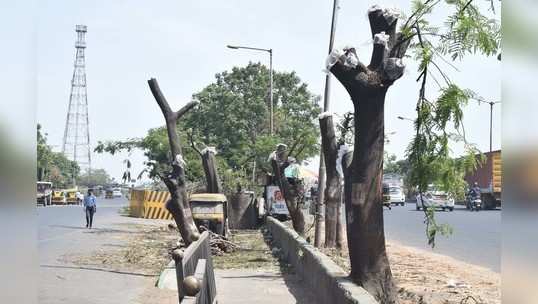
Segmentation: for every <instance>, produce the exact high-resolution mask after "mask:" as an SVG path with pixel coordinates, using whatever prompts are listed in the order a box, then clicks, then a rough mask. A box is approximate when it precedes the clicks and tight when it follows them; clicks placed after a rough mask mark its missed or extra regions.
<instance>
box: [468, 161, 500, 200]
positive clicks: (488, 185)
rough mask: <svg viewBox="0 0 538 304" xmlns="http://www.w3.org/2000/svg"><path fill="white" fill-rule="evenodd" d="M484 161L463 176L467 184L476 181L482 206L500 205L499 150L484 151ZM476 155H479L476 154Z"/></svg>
mask: <svg viewBox="0 0 538 304" xmlns="http://www.w3.org/2000/svg"><path fill="white" fill-rule="evenodd" d="M484 155H485V156H486V162H485V163H484V164H482V165H481V166H479V167H478V168H477V169H476V170H475V171H473V172H470V173H468V174H467V175H466V176H465V181H467V183H468V184H469V185H472V184H473V183H475V182H477V183H478V186H479V187H480V192H481V200H482V208H483V209H494V208H497V207H501V192H502V191H501V190H502V178H501V176H502V158H501V150H497V151H492V152H487V153H484ZM476 157H479V156H478V155H477V156H476Z"/></svg>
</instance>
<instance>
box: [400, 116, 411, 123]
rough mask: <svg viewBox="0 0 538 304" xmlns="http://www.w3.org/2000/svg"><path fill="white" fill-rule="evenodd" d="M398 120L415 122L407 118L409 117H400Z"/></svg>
mask: <svg viewBox="0 0 538 304" xmlns="http://www.w3.org/2000/svg"><path fill="white" fill-rule="evenodd" d="M398 119H399V120H409V121H413V122H414V120H412V119H411V118H407V117H403V116H398Z"/></svg>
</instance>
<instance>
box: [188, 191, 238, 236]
mask: <svg viewBox="0 0 538 304" xmlns="http://www.w3.org/2000/svg"><path fill="white" fill-rule="evenodd" d="M189 201H190V205H191V210H192V217H193V219H194V223H195V224H196V226H197V227H200V226H205V227H206V228H207V229H209V230H210V231H212V232H214V233H217V234H220V235H223V236H226V235H227V234H228V211H227V210H228V201H227V200H226V196H225V195H224V194H222V193H197V194H192V195H191V196H190V198H189Z"/></svg>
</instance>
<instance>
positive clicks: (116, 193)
mask: <svg viewBox="0 0 538 304" xmlns="http://www.w3.org/2000/svg"><path fill="white" fill-rule="evenodd" d="M121 196H122V194H121V190H120V189H119V188H114V189H112V197H121Z"/></svg>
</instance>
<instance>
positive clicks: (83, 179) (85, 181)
mask: <svg viewBox="0 0 538 304" xmlns="http://www.w3.org/2000/svg"><path fill="white" fill-rule="evenodd" d="M111 182H112V178H111V177H110V175H108V173H107V172H106V170H105V169H92V170H91V171H90V172H88V171H87V170H86V171H85V172H83V173H82V174H81V175H79V176H78V178H77V185H79V186H85V187H88V188H91V187H95V186H97V185H101V186H102V185H107V184H110V183H111Z"/></svg>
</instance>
